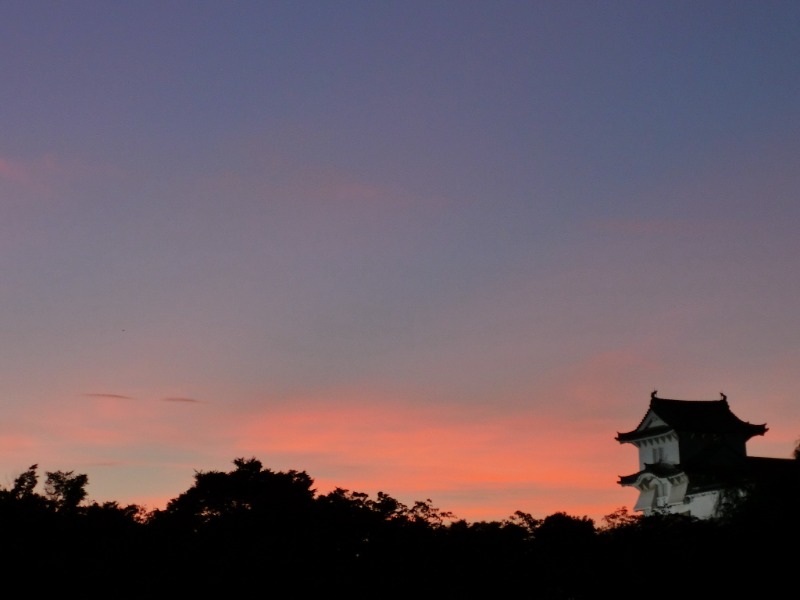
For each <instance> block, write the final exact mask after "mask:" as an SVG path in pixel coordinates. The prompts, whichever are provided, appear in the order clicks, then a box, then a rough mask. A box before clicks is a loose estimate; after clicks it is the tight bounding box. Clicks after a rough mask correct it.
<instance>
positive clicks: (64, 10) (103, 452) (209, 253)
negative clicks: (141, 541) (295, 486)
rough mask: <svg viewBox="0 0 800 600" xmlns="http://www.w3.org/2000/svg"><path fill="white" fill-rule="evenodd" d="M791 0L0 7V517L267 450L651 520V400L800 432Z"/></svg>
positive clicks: (482, 510) (158, 496) (797, 130)
mask: <svg viewBox="0 0 800 600" xmlns="http://www.w3.org/2000/svg"><path fill="white" fill-rule="evenodd" d="M799 31H800V3H798V2H796V1H787V2H769V1H759V2H752V1H747V2H737V1H724V2H703V1H691V2H690V1H673V2H670V1H666V2H639V1H635V2H627V1H609V2H582V1H577V0H574V1H566V2H562V1H538V2H537V1H525V2H508V1H503V0H492V1H491V2H489V1H483V2H473V1H469V0H459V1H437V0H426V1H415V0H404V1H402V2H393V1H388V0H387V1H380V2H370V1H346V0H343V1H326V2H321V1H303V0H298V1H287V2H270V1H252V2H251V1H239V2H235V1H233V2H223V1H218V2H208V1H191V2H190V1H163V0H160V1H157V2H150V1H137V2H105V1H97V2H95V1H81V0H78V1H74V2H50V1H44V0H43V1H40V2H27V1H17V0H11V1H5V2H3V3H2V19H0V75H2V79H0V276H1V278H0V335H1V336H2V338H1V339H2V346H0V408H1V409H2V413H1V414H2V418H0V486H8V485H10V484H12V482H13V480H14V478H15V477H16V476H17V475H19V474H20V473H21V472H22V471H24V470H25V469H26V468H27V467H29V466H30V465H32V464H34V463H37V464H38V465H39V469H40V474H43V473H44V471H48V470H49V471H52V470H65V471H68V470H74V471H75V472H77V473H85V474H88V476H89V485H88V488H87V491H88V493H89V498H90V500H96V501H99V502H102V501H106V500H116V501H119V502H120V503H123V504H127V503H137V504H141V505H143V506H145V507H146V508H148V509H153V508H161V507H163V506H164V505H165V503H166V502H167V501H168V500H170V499H172V498H174V497H176V496H178V495H179V494H180V493H181V492H183V491H185V490H186V489H188V488H189V487H190V486H191V484H192V481H193V476H194V473H195V471H206V470H214V469H218V470H226V471H227V470H230V469H232V468H233V465H232V461H233V459H235V458H237V457H251V456H255V457H256V458H258V459H260V460H261V461H262V462H263V463H264V466H265V467H268V468H271V469H273V470H288V469H296V470H301V471H306V472H307V473H308V474H309V475H310V476H311V477H312V478H313V479H314V480H315V487H316V489H317V491H318V492H319V493H326V492H328V491H330V490H331V489H333V488H334V487H337V486H338V487H342V488H346V489H349V490H352V491H359V492H366V493H368V494H370V495H375V494H376V493H377V492H378V491H383V492H386V493H388V494H390V495H391V496H394V497H395V498H397V499H399V500H400V501H402V502H405V503H407V504H412V503H413V502H414V501H415V500H423V499H427V498H429V499H431V500H432V502H433V504H434V505H436V506H437V507H439V508H441V509H442V510H449V511H452V512H453V513H455V515H456V516H457V517H459V518H464V519H467V520H470V521H477V520H500V519H504V518H506V517H508V516H510V515H512V514H513V513H514V512H515V511H517V510H521V511H523V512H527V513H530V514H532V515H533V516H535V517H539V518H541V517H544V516H546V515H549V514H552V513H554V512H557V511H564V512H567V513H570V514H574V515H586V516H590V517H592V518H594V519H597V520H600V519H601V518H602V516H603V515H606V514H608V513H610V512H612V511H614V510H615V509H616V508H619V507H622V506H627V507H628V508H630V507H632V506H633V503H634V502H635V500H636V495H637V494H636V491H635V490H633V489H631V488H621V487H620V486H619V485H617V479H618V477H619V476H620V475H627V474H630V473H633V472H635V471H636V470H637V454H636V449H635V448H634V447H632V446H630V445H624V446H622V445H620V444H619V443H617V442H616V441H615V439H614V438H615V436H616V434H617V432H620V431H628V430H631V429H633V428H635V427H636V425H637V424H638V423H639V421H640V419H641V418H642V417H643V416H644V413H645V411H646V410H647V406H648V402H649V399H650V393H651V391H652V390H654V389H657V390H658V395H659V396H660V397H664V398H676V399H707V400H716V399H719V397H720V392H724V393H725V394H727V396H728V400H729V403H730V405H731V408H732V410H733V412H734V413H735V414H736V415H737V416H738V417H740V418H741V419H743V420H745V421H750V422H753V423H766V424H767V427H768V428H769V431H768V432H767V434H766V435H765V436H764V437H763V438H756V439H754V440H752V441H751V442H750V443H749V444H748V450H749V452H750V453H751V454H754V455H760V456H775V457H789V456H791V453H792V450H793V448H794V446H795V442H796V440H797V439H798V438H800V402H798V393H800V318H798V317H799V313H800V232H798V227H800V35H798V32H799Z"/></svg>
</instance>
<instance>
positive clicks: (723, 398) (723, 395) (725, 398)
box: [719, 392, 728, 402]
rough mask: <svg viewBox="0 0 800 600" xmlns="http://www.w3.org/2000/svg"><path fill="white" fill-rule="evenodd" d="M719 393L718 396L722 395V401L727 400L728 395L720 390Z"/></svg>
mask: <svg viewBox="0 0 800 600" xmlns="http://www.w3.org/2000/svg"><path fill="white" fill-rule="evenodd" d="M719 395H720V396H722V401H723V402H727V401H728V397H727V396H726V395H725V394H723V393H722V392H720V393H719Z"/></svg>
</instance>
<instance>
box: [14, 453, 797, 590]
mask: <svg viewBox="0 0 800 600" xmlns="http://www.w3.org/2000/svg"><path fill="white" fill-rule="evenodd" d="M233 464H234V468H233V469H232V470H231V471H228V472H221V471H206V472H196V473H195V478H194V484H193V485H192V487H191V488H189V489H188V490H186V491H185V492H184V493H182V494H180V496H178V497H177V498H175V499H173V500H172V501H170V502H169V503H168V505H167V506H166V508H164V509H163V510H155V511H152V512H147V511H145V510H144V509H142V508H141V507H139V506H136V505H128V506H122V505H120V504H118V503H116V502H106V503H103V504H98V503H96V502H88V503H87V502H86V497H87V493H86V488H87V485H88V478H87V477H86V476H85V475H76V474H74V473H73V472H71V471H70V472H62V471H55V472H47V473H45V481H44V486H43V487H44V493H39V492H37V491H36V490H37V487H38V485H39V475H38V472H37V469H38V467H37V465H33V466H31V467H30V468H29V469H28V470H27V471H26V472H24V473H23V474H21V475H20V476H19V477H17V478H16V479H15V481H14V484H13V486H11V487H10V488H8V489H0V533H2V543H1V544H0V547H1V548H2V564H3V566H4V568H5V572H6V573H7V574H8V576H7V581H9V582H10V581H12V580H13V581H16V582H17V583H19V584H21V585H23V586H24V587H26V588H29V589H31V588H33V587H34V586H35V587H36V588H38V589H41V590H43V591H46V592H47V593H49V594H62V593H63V594H64V595H69V596H71V595H76V596H78V597H81V598H109V597H113V598H212V597H213V598H216V597H230V596H232V595H239V594H248V595H252V594H259V595H280V596H281V597H286V596H289V595H291V596H295V597H306V596H312V595H319V594H325V595H333V596H334V597H340V596H348V597H350V598H367V597H370V598H373V597H381V596H382V597H399V596H409V595H413V596H414V597H422V598H427V597H431V598H434V597H435V598H442V597H445V598H447V597H456V596H458V597H467V598H483V597H493V598H504V597H512V596H513V597H523V598H546V599H567V598H573V599H579V598H580V599H583V598H586V599H588V598H597V597H599V596H601V595H610V594H621V593H628V591H629V592H631V593H638V592H637V591H641V590H646V591H647V593H646V595H647V597H648V598H667V597H674V595H675V594H676V590H678V589H682V590H683V593H684V594H686V595H688V597H700V596H702V595H711V596H719V595H721V594H726V593H727V594H735V595H736V596H737V597H738V596H741V594H742V593H743V592H745V591H746V590H747V589H748V586H753V588H752V589H753V591H754V593H756V592H757V593H758V595H759V597H770V595H771V592H772V591H775V590H779V589H782V588H783V587H784V586H786V585H795V584H796V581H795V577H794V574H793V571H792V570H791V569H790V567H791V566H793V564H794V563H795V562H796V559H795V558H794V556H793V554H792V553H791V552H790V550H789V548H793V547H794V545H795V544H796V541H797V539H798V533H800V516H798V513H797V510H796V508H797V498H798V496H797V495H796V492H798V491H800V489H799V488H800V486H798V485H797V483H796V482H792V483H791V485H790V484H789V482H787V486H788V487H789V488H791V489H782V490H780V491H779V490H761V491H759V493H755V492H754V493H752V494H750V495H749V496H748V498H747V500H746V501H745V500H742V501H741V502H739V503H738V504H735V505H734V504H732V505H730V506H729V507H728V508H727V510H726V513H725V516H724V518H721V519H716V520H706V521H698V520H696V519H691V518H687V517H681V516H678V515H653V516H650V517H647V518H642V517H640V516H637V515H631V514H630V513H628V511H627V509H625V508H620V509H619V510H617V511H615V512H614V513H612V514H610V515H607V516H606V517H605V518H604V519H603V523H602V524H600V525H597V524H595V523H594V521H593V520H592V519H589V518H588V517H585V516H582V517H578V516H572V515H568V514H566V513H563V512H557V513H554V514H552V515H549V516H547V517H545V518H544V519H536V518H533V517H532V516H531V515H530V514H528V513H524V512H521V511H518V512H516V513H515V514H513V515H511V516H509V518H508V519H504V520H502V521H490V522H487V521H479V522H473V523H470V522H467V521H465V520H463V519H458V518H456V517H455V516H454V515H452V514H451V513H449V512H447V511H443V510H440V509H439V508H437V507H435V506H433V504H432V503H431V501H430V500H424V501H417V502H415V503H414V504H413V505H411V506H407V505H404V504H403V503H401V502H399V501H398V500H396V499H395V498H393V497H391V496H390V495H388V494H386V493H383V492H381V493H378V494H377V496H376V497H375V498H372V497H370V496H369V495H367V494H365V493H361V492H354V491H350V490H346V489H341V488H339V489H336V490H334V491H332V492H330V493H328V494H324V495H320V494H317V493H316V491H315V490H314V488H313V486H314V481H313V479H312V478H311V477H310V476H309V475H308V474H307V473H305V472H304V471H287V472H275V471H272V470H270V469H267V468H264V467H263V465H262V463H261V462H260V461H258V460H257V459H255V458H249V459H244V458H237V459H236V460H234V461H233ZM787 492H793V493H794V494H793V495H792V493H787ZM676 586H677V587H676ZM67 592H70V593H69V594H67ZM677 593H680V592H677Z"/></svg>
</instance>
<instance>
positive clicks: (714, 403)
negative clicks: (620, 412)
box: [617, 392, 767, 443]
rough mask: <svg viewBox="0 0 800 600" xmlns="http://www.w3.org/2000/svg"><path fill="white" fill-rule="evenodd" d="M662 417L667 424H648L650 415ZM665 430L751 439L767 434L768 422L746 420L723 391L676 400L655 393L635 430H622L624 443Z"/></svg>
mask: <svg viewBox="0 0 800 600" xmlns="http://www.w3.org/2000/svg"><path fill="white" fill-rule="evenodd" d="M653 414H654V415H656V416H658V417H659V418H660V419H661V420H662V421H663V422H664V423H666V425H662V426H659V427H654V428H650V427H645V426H644V425H645V423H646V422H647V421H648V417H649V416H651V415H653ZM665 430H673V431H676V432H678V433H711V434H720V435H733V436H737V437H741V438H743V439H744V440H745V441H746V440H749V439H750V438H751V437H753V436H754V435H764V433H766V431H767V426H766V424H763V425H754V424H752V423H749V422H746V421H742V420H741V419H740V418H739V417H737V416H736V415H734V414H733V412H731V409H730V406H729V405H728V399H727V397H726V396H725V395H724V394H723V395H722V399H721V400H672V399H668V398H658V397H656V395H655V392H653V394H652V395H651V396H650V408H649V409H648V411H647V413H646V414H645V416H644V417H643V418H642V420H641V421H640V422H639V425H638V426H637V427H636V429H634V430H633V431H629V432H626V433H618V434H617V441H619V442H620V443H624V442H632V441H635V440H639V439H643V438H646V437H650V436H651V435H654V434H657V433H663V432H665Z"/></svg>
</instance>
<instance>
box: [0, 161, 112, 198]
mask: <svg viewBox="0 0 800 600" xmlns="http://www.w3.org/2000/svg"><path fill="white" fill-rule="evenodd" d="M121 174H122V171H121V170H120V169H119V168H117V167H113V166H108V165H98V164H94V165H93V164H88V163H85V162H82V161H78V160H73V159H64V158H62V157H56V156H54V155H52V154H45V155H43V156H40V157H37V158H31V159H27V160H20V159H13V158H7V157H0V183H5V184H8V185H12V186H14V187H15V188H18V189H22V190H26V191H28V192H35V193H37V194H44V195H50V194H51V193H53V192H55V191H56V190H58V189H60V188H61V187H62V186H63V185H64V183H72V182H75V181H81V180H86V179H95V178H98V177H102V178H106V177H119V176H120V175H121Z"/></svg>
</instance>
